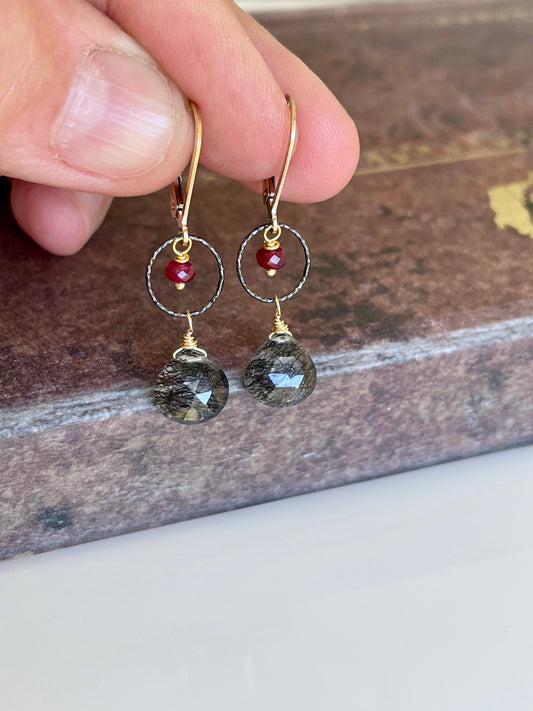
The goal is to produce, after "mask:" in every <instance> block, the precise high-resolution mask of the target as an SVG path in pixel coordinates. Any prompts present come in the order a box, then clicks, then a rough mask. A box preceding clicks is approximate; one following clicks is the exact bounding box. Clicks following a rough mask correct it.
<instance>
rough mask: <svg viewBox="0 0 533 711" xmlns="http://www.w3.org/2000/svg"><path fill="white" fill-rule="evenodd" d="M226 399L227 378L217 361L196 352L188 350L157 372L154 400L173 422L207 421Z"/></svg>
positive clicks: (216, 413)
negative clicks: (214, 361)
mask: <svg viewBox="0 0 533 711" xmlns="http://www.w3.org/2000/svg"><path fill="white" fill-rule="evenodd" d="M227 399H228V379H227V377H226V374H225V373H224V371H223V370H222V369H221V368H219V367H218V365H217V364H216V363H213V361H211V360H209V359H208V358H206V357H205V356H204V355H203V354H202V353H200V352H199V351H195V350H193V349H187V350H185V351H183V352H182V353H180V354H179V355H178V356H177V357H176V358H173V359H172V360H171V361H170V362H169V363H167V364H166V365H165V367H164V368H163V370H162V371H161V372H160V373H159V377H158V378H157V383H156V385H155V388H154V400H155V404H156V405H157V407H158V408H159V410H160V411H161V412H162V413H163V415H165V417H168V418H169V419H170V420H174V421H175V422H182V423H183V424H185V425H194V424H197V423H200V422H205V421H206V420H210V419H211V418H212V417H215V415H218V413H219V412H220V411H221V410H222V408H223V407H224V405H225V404H226V401H227Z"/></svg>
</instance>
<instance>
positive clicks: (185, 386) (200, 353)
mask: <svg viewBox="0 0 533 711" xmlns="http://www.w3.org/2000/svg"><path fill="white" fill-rule="evenodd" d="M287 101H288V104H289V107H290V110H291V131H290V138H289V143H288V148H287V153H286V156H285V163H284V167H283V170H282V173H281V175H280V178H279V181H278V184H277V185H276V182H275V179H274V178H269V179H268V180H265V182H264V201H265V204H266V205H267V208H268V211H269V222H268V223H267V224H265V225H261V226H260V227H257V228H256V229H255V230H253V231H252V232H250V233H249V234H248V235H247V236H246V237H245V238H244V240H243V242H242V244H241V246H240V249H239V252H238V255H237V275H238V277H239V281H240V282H241V284H242V286H243V288H244V289H245V291H246V292H247V293H248V294H249V295H250V296H252V297H253V298H255V299H257V300H258V301H262V302H264V303H271V304H275V306H276V312H275V317H274V326H273V330H272V332H271V333H270V335H269V337H268V338H267V340H266V341H265V342H264V343H263V344H262V345H261V346H260V347H259V349H258V350H257V351H256V353H255V354H254V355H253V356H252V358H251V360H250V363H249V364H248V366H247V368H246V371H245V374H244V386H245V388H246V389H247V390H248V392H249V393H250V394H251V395H252V397H254V398H255V399H257V400H259V401H260V402H262V403H264V404H266V405H270V406H273V407H286V406H288V405H295V404H297V403H298V402H301V401H302V400H304V399H305V398H306V397H308V395H310V394H311V392H312V391H313V389H314V387H315V383H316V370H315V366H314V364H313V361H312V360H311V358H310V356H309V355H308V353H307V352H306V351H305V349H304V348H303V347H302V346H301V345H300V344H299V343H298V342H297V341H296V339H295V338H293V336H292V334H291V332H290V330H289V327H288V326H287V324H286V323H285V322H284V321H283V319H282V316H281V306H280V302H282V301H286V300H287V299H290V298H291V297H292V296H294V295H295V294H297V293H298V292H299V291H300V289H301V288H302V286H303V285H304V283H305V281H306V279H307V276H308V274H309V268H310V257H309V250H308V247H307V244H306V243H305V240H304V239H303V237H302V236H301V235H300V234H299V233H298V232H297V231H296V230H294V229H293V228H292V227H289V226H288V225H284V224H283V225H280V224H279V223H278V220H277V207H278V204H279V200H280V197H281V191H282V189H283V184H284V182H285V178H286V175H287V171H288V168H289V164H290V160H291V157H292V153H293V150H294V142H295V137H296V109H295V105H294V100H293V99H292V97H287ZM191 109H192V112H193V116H194V122H195V131H196V140H195V146H194V150H193V156H192V158H191V165H190V169H189V176H188V179H187V187H186V191H185V197H183V191H182V180H181V176H180V177H179V178H178V179H177V180H176V182H175V183H173V184H172V185H171V186H170V190H171V211H172V214H173V216H174V217H175V218H176V220H177V222H178V227H179V232H178V235H177V236H176V237H173V238H171V239H169V240H167V241H166V242H165V243H164V244H162V245H161V246H160V247H158V248H157V249H156V250H155V252H154V253H153V254H152V257H151V259H150V261H149V263H148V268H147V272H146V282H147V287H148V292H149V294H150V296H151V298H152V300H153V301H154V303H155V304H156V306H158V307H159V308H160V309H161V310H162V311H164V312H165V313H167V314H169V315H170V316H174V317H182V318H186V319H187V321H188V329H187V331H186V333H185V335H184V336H183V339H182V343H181V347H180V348H178V349H177V350H176V351H175V352H174V354H173V356H172V359H171V360H170V361H169V362H168V363H167V364H166V365H165V366H164V367H163V369H162V370H161V372H160V373H159V376H158V379H157V382H156V385H155V388H154V400H155V404H156V406H157V407H158V408H159V410H160V411H161V413H162V414H163V415H165V416H166V417H168V418H169V419H171V420H174V421H177V422H181V423H184V424H195V423H200V422H205V421H207V420H209V419H211V418H212V417H215V415H217V414H218V413H219V412H220V411H221V410H222V408H223V407H224V405H225V404H226V402H227V399H228V379H227V377H226V375H225V373H224V372H223V370H222V369H221V368H220V367H219V366H218V365H216V363H214V362H213V361H211V360H210V359H209V358H208V357H207V352H206V351H205V350H203V349H202V348H199V347H198V343H197V341H196V338H195V336H194V332H193V324H192V317H193V316H198V315H200V314H203V313H205V312H206V311H207V310H208V309H209V308H210V307H211V306H212V305H213V304H214V303H215V301H216V300H217V299H218V297H219V296H220V293H221V291H222V287H223V284H224V268H223V265H222V260H221V259H220V256H219V254H218V252H217V251H216V250H215V248H214V247H213V246H212V245H211V244H209V243H208V242H206V241H205V240H203V239H202V238H200V237H195V236H193V235H190V234H189V231H188V215H189V207H190V202H191V195H192V188H193V185H194V180H195V177H196V171H197V168H198V161H199V157H200V149H201V141H202V124H201V119H200V116H199V113H198V109H197V107H196V106H195V104H193V103H192V102H191ZM284 231H285V232H286V233H289V234H291V235H292V236H293V237H295V238H296V239H297V240H298V241H299V243H300V245H301V247H302V249H303V252H304V257H305V266H304V270H303V274H302V277H301V279H300V281H299V282H298V284H297V285H296V287H295V288H294V289H292V291H290V292H288V293H286V294H284V295H282V296H279V297H278V296H277V295H275V296H273V297H264V296H260V295H259V294H257V293H255V292H254V291H253V290H252V289H251V288H250V287H249V285H248V283H247V281H246V279H245V277H244V274H243V267H242V258H243V254H244V251H245V249H246V247H247V245H248V244H249V242H250V241H251V240H253V239H254V238H255V237H256V236H258V235H262V236H263V246H262V247H261V248H260V249H258V250H257V253H256V259H257V263H258V265H259V266H260V267H262V268H263V269H265V271H266V273H267V274H268V275H269V276H275V275H276V274H277V271H278V270H279V269H281V268H282V267H283V265H284V264H285V252H284V250H283V248H282V247H281V244H280V238H281V236H282V233H283V232H284ZM194 243H198V244H200V245H203V246H204V247H206V248H207V249H208V250H209V251H210V252H211V254H212V256H213V257H214V259H215V261H216V264H217V268H218V274H219V278H218V283H217V287H216V289H215V292H214V294H213V296H212V297H211V299H210V300H209V301H208V302H207V303H206V304H205V306H203V307H202V308H199V309H196V310H194V311H190V310H186V311H183V312H180V311H173V310H171V309H168V308H167V307H166V306H164V305H163V304H162V303H161V302H160V301H159V299H158V298H157V296H156V295H155V292H154V289H153V286H152V270H153V265H154V262H155V260H156V259H157V257H158V256H159V255H160V254H161V252H163V251H164V250H166V249H168V248H169V247H171V246H172V250H173V252H174V257H173V259H171V261H169V262H168V264H167V266H166V268H165V275H166V276H167V278H168V279H169V280H170V281H171V282H173V284H174V286H175V288H176V289H177V290H179V291H183V289H184V288H185V287H186V284H188V283H189V282H191V281H192V280H193V278H194V276H195V273H196V270H195V267H194V265H193V263H192V262H191V261H190V252H191V249H192V247H193V244H194Z"/></svg>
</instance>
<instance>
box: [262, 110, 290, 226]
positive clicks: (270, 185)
mask: <svg viewBox="0 0 533 711" xmlns="http://www.w3.org/2000/svg"><path fill="white" fill-rule="evenodd" d="M285 99H286V100H287V104H288V105H289V109H290V112H291V119H290V120H291V128H290V133H289V143H288V145H287V152H286V153H285V161H284V164H283V169H282V171H281V174H280V176H279V179H278V182H277V184H276V178H275V176H272V177H271V178H267V179H266V180H264V181H263V201H264V203H265V205H266V206H267V210H268V214H269V217H270V224H271V225H272V228H273V230H274V231H275V232H276V233H277V235H276V236H277V237H279V232H281V230H280V231H279V232H278V229H279V224H278V205H279V201H280V198H281V191H282V190H283V186H284V184H285V178H286V177H287V172H288V170H289V165H290V162H291V158H292V154H293V153H294V144H295V142H296V103H295V101H294V98H293V97H292V96H286V97H285ZM265 239H266V237H265Z"/></svg>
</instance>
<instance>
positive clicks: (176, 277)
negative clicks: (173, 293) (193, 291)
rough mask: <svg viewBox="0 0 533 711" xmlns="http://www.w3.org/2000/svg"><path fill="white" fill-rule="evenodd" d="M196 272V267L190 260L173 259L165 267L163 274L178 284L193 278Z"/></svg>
mask: <svg viewBox="0 0 533 711" xmlns="http://www.w3.org/2000/svg"><path fill="white" fill-rule="evenodd" d="M195 274H196V269H195V268H194V264H191V263H190V262H177V261H176V260H175V259H173V260H172V261H171V262H169V263H168V264H167V266H166V267H165V275H166V277H167V279H170V281H173V282H175V283H178V284H186V283H187V282H188V281H191V280H192V279H194V275H195Z"/></svg>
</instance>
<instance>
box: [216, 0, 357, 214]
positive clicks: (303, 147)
mask: <svg viewBox="0 0 533 711" xmlns="http://www.w3.org/2000/svg"><path fill="white" fill-rule="evenodd" d="M230 4H231V6H232V7H233V9H234V11H235V12H236V14H237V16H238V17H239V20H240V22H241V23H242V25H243V27H244V29H245V31H246V32H247V34H248V36H249V37H250V39H251V41H252V42H253V43H254V45H255V47H256V48H257V50H258V52H259V53H260V54H261V56H262V57H263V59H264V61H265V62H266V64H267V65H268V67H269V69H270V70H271V72H272V74H273V75H274V77H275V78H276V80H277V81H278V83H279V85H280V86H281V87H282V90H283V91H284V92H285V93H292V94H293V95H294V96H295V98H296V101H297V112H298V113H297V117H298V118H297V123H298V146H297V151H296V153H295V155H294V158H293V160H292V163H291V168H290V172H289V175H288V181H287V186H286V188H285V190H284V192H283V198H284V199H289V200H294V201H297V202H318V201H320V200H325V199H327V198H330V197H332V196H333V195H336V194H337V193H338V192H339V191H340V190H342V188H344V186H345V185H346V184H347V183H348V181H349V180H350V178H351V177H352V176H353V174H354V172H355V169H356V168H357V163H358V160H359V137H358V134H357V129H356V127H355V123H354V122H353V120H352V118H351V117H350V116H349V115H348V113H347V112H346V111H345V109H344V108H343V107H342V106H341V104H340V103H339V102H338V101H337V100H336V99H335V97H334V96H333V94H332V93H331V92H330V91H329V89H328V88H327V87H326V86H325V85H324V83H323V82H322V81H321V80H320V79H319V78H318V77H317V76H316V74H314V73H313V72H311V70H310V69H309V68H308V67H306V66H305V65H304V64H303V62H302V61H301V60H300V59H298V57H296V56H295V55H294V54H293V53H292V52H290V51H289V50H288V49H287V48H286V47H284V46H283V45H282V44H280V43H279V42H278V41H277V40H276V39H274V37H273V36H272V35H271V34H270V33H269V32H268V31H267V30H266V29H265V28H264V27H263V26H262V25H260V24H259V23H258V22H256V20H254V19H253V18H252V17H250V15H248V14H247V13H246V12H244V11H243V10H241V9H240V8H239V7H237V6H236V5H235V3H233V2H230ZM249 187H252V188H254V187H255V189H256V190H259V186H253V185H249Z"/></svg>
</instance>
